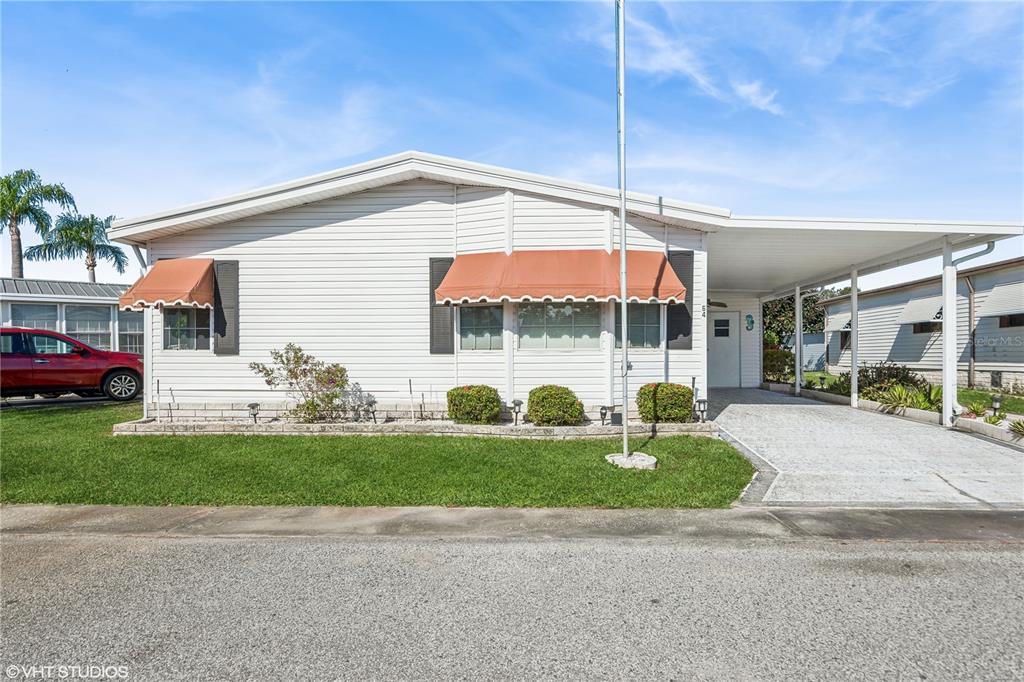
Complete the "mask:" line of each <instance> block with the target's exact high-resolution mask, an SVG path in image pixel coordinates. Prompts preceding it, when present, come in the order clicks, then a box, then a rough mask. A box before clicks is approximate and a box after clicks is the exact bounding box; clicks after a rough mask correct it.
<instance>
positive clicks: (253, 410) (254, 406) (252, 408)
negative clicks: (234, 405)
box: [249, 403, 260, 424]
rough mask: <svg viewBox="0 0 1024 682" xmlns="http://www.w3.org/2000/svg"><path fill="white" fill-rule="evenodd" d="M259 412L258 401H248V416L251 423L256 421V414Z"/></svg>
mask: <svg viewBox="0 0 1024 682" xmlns="http://www.w3.org/2000/svg"><path fill="white" fill-rule="evenodd" d="M259 413H260V404H259V403H249V416H250V417H252V423H253V424H255V423H256V415H258V414H259Z"/></svg>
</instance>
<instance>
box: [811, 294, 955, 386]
mask: <svg viewBox="0 0 1024 682" xmlns="http://www.w3.org/2000/svg"><path fill="white" fill-rule="evenodd" d="M941 291H942V288H941V285H940V284H939V283H935V284H922V285H919V286H916V287H912V288H908V289H897V290H895V291H886V292H882V293H879V294H876V295H874V296H870V295H865V294H861V296H860V300H859V301H858V308H859V315H858V320H859V324H860V330H859V333H858V339H859V344H858V349H857V356H858V358H857V359H858V361H859V362H860V363H861V364H863V363H869V364H873V363H876V362H895V363H897V364H900V365H907V366H908V367H912V368H919V369H934V370H940V369H942V334H941V333H940V332H938V331H936V332H933V333H931V334H925V333H921V334H915V333H914V326H913V325H912V324H898V323H897V321H896V320H897V319H898V318H899V315H900V313H901V312H902V311H903V308H904V307H905V306H906V305H907V302H909V301H910V300H911V299H917V298H927V297H931V296H936V295H938V294H940V293H941ZM956 307H957V325H956V327H957V344H958V348H959V349H960V353H959V355H960V362H961V363H962V364H963V365H964V366H966V363H967V360H968V355H967V339H968V329H967V284H966V283H965V282H964V281H963V280H962V279H961V280H959V281H958V282H957V301H956ZM827 310H828V312H829V313H832V312H850V302H849V301H842V302H840V303H838V304H836V305H830V306H828V308H827ZM825 337H826V339H825V340H826V342H827V343H828V363H829V365H830V366H832V367H835V368H837V369H839V370H842V371H849V369H850V349H849V348H847V349H846V350H844V351H842V352H841V353H840V333H839V332H831V333H827V334H826V335H825Z"/></svg>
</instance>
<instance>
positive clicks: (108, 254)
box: [94, 244, 128, 275]
mask: <svg viewBox="0 0 1024 682" xmlns="http://www.w3.org/2000/svg"><path fill="white" fill-rule="evenodd" d="M94 253H95V254H96V258H98V259H100V260H108V261H110V262H111V263H112V264H113V266H114V269H115V270H117V271H118V272H119V273H121V274H122V275H123V274H124V271H125V270H127V269H128V256H127V255H126V254H125V252H124V251H123V250H122V249H121V247H120V246H114V245H113V244H97V245H96V250H95V252H94Z"/></svg>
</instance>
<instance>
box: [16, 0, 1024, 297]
mask: <svg viewBox="0 0 1024 682" xmlns="http://www.w3.org/2000/svg"><path fill="white" fill-rule="evenodd" d="M0 7H2V9H0V12H2V24H3V25H2V39H3V40H2V58H3V62H2V76H3V80H2V86H0V87H2V90H0V95H2V102H3V120H2V127H0V132H2V141H0V154H2V170H3V172H9V171H10V170H13V169H15V168H20V167H31V168H35V169H37V170H38V171H40V173H42V175H43V176H44V178H45V179H47V180H50V181H59V182H63V183H64V184H65V185H66V186H67V187H68V189H70V190H71V191H72V192H73V193H74V195H75V197H76V199H77V200H78V206H79V209H80V210H82V211H83V212H92V213H97V214H101V215H106V214H116V215H118V216H131V215H136V214H140V213H146V212H150V211H155V210H159V209H164V208H170V207H173V206H176V205H178V204H182V203H189V202H193V201H199V200H202V199H207V198H212V197H216V196H219V195H223V194H226V193H231V192H235V191H240V190H244V189H249V188H253V187H256V186H260V185H264V184H268V183H272V182H276V181H281V180H287V179H290V178H294V177H298V176H301V175H306V174H310V173H314V172H319V171H323V170H329V169H331V168H336V167H340V166H345V165H348V164H350V163H354V162H357V161H361V160H365V159H368V158H373V157H376V156H382V155H385V154H389V153H393V152H396V151H401V150H404V149H421V150H424V151H430V152H435V153H439V154H446V155H451V156H458V157H464V158H468V159H473V160H477V161H482V162H487V163H494V164H499V165H504V166H509V167H512V168H518V169H522V170H528V171H535V172H540V173H547V174H551V175H557V176H564V177H568V178H572V179H578V180H584V181H591V182H599V183H603V184H609V185H614V183H615V109H614V99H613V97H614V89H613V88H614V52H613V50H614V45H613V18H614V17H613V9H612V6H611V5H610V4H608V3H564V4H558V3H509V4H504V3H479V4H478V3H438V4H434V3H409V4H403V3H369V4H362V3H296V4H288V3H267V4H264V3H243V2H237V3H173V4H172V3H160V4H157V3H134V4H133V3H113V2H110V3H107V2H104V3H96V4H92V3H55V4H48V3H12V2H5V3H3V4H2V6H0ZM627 11H628V15H629V18H628V21H627V24H628V26H627V60H628V63H629V69H628V83H627V98H628V114H627V118H628V122H629V126H628V143H629V154H628V158H629V186H630V188H631V189H635V190H639V191H646V192H650V193H657V194H664V195H667V196H671V197H674V198H677V199H682V200H689V201H694V202H698V203H704V204H712V205H718V206H724V207H728V208H730V209H732V210H733V211H734V212H735V213H738V214H748V215H749V214H754V215H763V214H784V215H809V216H822V215H827V216H857V217H894V218H936V219H992V220H1017V221H1019V220H1022V219H1024V189H1022V188H1024V123H1022V121H1024V118H1022V117H1024V41H1022V39H1021V36H1022V32H1024V4H1021V3H991V4H985V3H971V4H954V3H940V4H930V3H917V2H915V3H906V4H902V3H887V4H873V3H855V4H845V3H844V4H840V3H778V4H776V3H754V4H741V3H639V2H633V3H630V4H628V7H627ZM26 241H27V243H30V244H31V243H35V242H36V241H38V240H37V239H36V238H35V237H34V236H28V237H27V240H26ZM1021 253H1022V240H1020V239H1014V240H1011V241H1008V242H1005V243H1003V244H1001V245H1000V246H999V248H998V249H997V252H996V253H995V254H994V255H992V256H990V257H989V258H988V260H996V259H1001V258H1007V257H1011V256H1015V255H1021ZM0 254H2V256H0V258H2V260H0V271H2V272H4V273H7V272H9V268H10V263H9V260H10V257H9V246H8V242H7V236H6V234H5V235H4V237H3V242H2V244H0ZM978 262H984V261H978ZM937 272H938V266H937V265H936V264H935V263H934V262H929V263H925V264H923V265H917V266H910V267H909V269H901V270H900V271H898V272H894V273H893V272H891V273H886V274H880V275H876V276H873V277H871V278H866V281H865V282H864V285H865V286H867V287H871V286H878V285H881V284H883V283H888V282H891V281H896V280H899V279H901V278H906V277H917V276H922V275H927V274H933V273H937ZM26 274H27V275H28V276H30V277H63V278H67V279H84V277H85V270H84V266H83V265H82V264H80V263H77V262H75V263H71V262H67V263H55V264H37V263H26ZM99 274H100V278H101V280H108V281H130V280H131V279H133V278H134V275H135V274H137V273H136V271H135V270H134V269H133V270H132V271H130V272H129V273H128V274H127V275H123V276H118V275H117V274H116V273H115V272H114V271H113V270H112V269H110V268H108V267H103V268H101V270H100V273H99Z"/></svg>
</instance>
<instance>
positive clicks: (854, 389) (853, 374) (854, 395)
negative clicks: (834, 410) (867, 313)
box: [840, 268, 860, 407]
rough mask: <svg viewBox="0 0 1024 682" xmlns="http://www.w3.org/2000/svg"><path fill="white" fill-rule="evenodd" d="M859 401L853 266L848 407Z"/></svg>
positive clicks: (855, 274) (855, 286) (852, 273)
mask: <svg viewBox="0 0 1024 682" xmlns="http://www.w3.org/2000/svg"><path fill="white" fill-rule="evenodd" d="M840 334H841V332H840ZM841 352H842V351H841V350H840V353H841ZM859 402H860V377H859V376H858V372H857V268H854V269H853V270H850V407H857V405H858V403H859Z"/></svg>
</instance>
